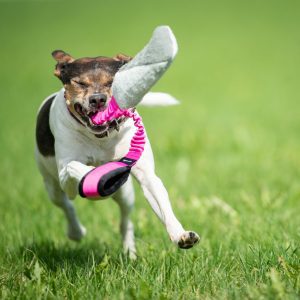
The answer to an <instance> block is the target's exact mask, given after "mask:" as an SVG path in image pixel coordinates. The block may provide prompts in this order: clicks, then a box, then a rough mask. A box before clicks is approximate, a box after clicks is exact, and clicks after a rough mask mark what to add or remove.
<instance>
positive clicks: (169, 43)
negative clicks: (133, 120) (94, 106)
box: [112, 26, 178, 109]
mask: <svg viewBox="0 0 300 300" xmlns="http://www.w3.org/2000/svg"><path fill="white" fill-rule="evenodd" d="M177 50H178V47H177V42H176V38H175V36H174V34H173V33H172V30H171V29H170V27H168V26H159V27H157V28H156V29H155V30H154V32H153V35H152V38H151V39H150V41H149V43H148V44H147V45H146V46H145V47H144V49H143V50H142V51H140V52H139V53H138V54H137V55H136V56H135V57H134V58H133V59H132V60H131V61H130V62H129V63H127V64H126V65H124V67H122V68H121V69H120V70H119V71H118V72H117V74H116V76H115V78H114V81H113V85H112V94H113V96H114V97H115V99H116V101H117V103H118V105H119V106H120V108H122V109H126V108H130V107H135V106H136V105H137V104H138V103H139V102H140V101H141V100H142V98H143V96H144V95H145V94H146V93H147V92H148V91H149V90H150V88H151V87H152V86H153V85H154V84H155V83H156V82H157V81H158V80H159V78H160V77H161V76H162V75H163V74H164V72H165V71H166V70H167V69H168V67H169V66H170V64H171V63H172V61H173V60H174V58H175V56H176V53H177Z"/></svg>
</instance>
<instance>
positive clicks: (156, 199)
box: [132, 147, 199, 249]
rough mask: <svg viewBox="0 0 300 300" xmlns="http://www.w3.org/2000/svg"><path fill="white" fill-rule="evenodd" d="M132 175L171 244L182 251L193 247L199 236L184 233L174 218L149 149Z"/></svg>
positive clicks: (193, 233) (191, 232)
mask: <svg viewBox="0 0 300 300" xmlns="http://www.w3.org/2000/svg"><path fill="white" fill-rule="evenodd" d="M147 148H148V149H147ZM132 173H133V175H134V176H135V178H136V179H137V180H138V181H139V183H140V185H141V187H142V189H143V192H144V195H145V197H146V199H147V200H148V202H149V204H150V206H151V207H152V209H153V210H154V212H155V213H156V215H157V216H158V217H159V219H160V220H161V222H162V223H163V224H164V225H165V226H166V230H167V232H168V234H169V237H170V239H171V240H172V242H173V243H175V244H176V245H178V246H179V247H180V248H184V249H188V248H191V247H193V246H194V245H195V244H196V243H197V242H198V241H199V236H198V235H197V233H195V232H193V231H185V230H184V229H183V227H182V225H181V224H180V222H179V221H178V220H177V218H176V217H175V215H174V212H173V210H172V207H171V203H170V200H169V196H168V193H167V191H166V189H165V187H164V185H163V183H162V181H161V180H160V178H159V177H157V176H156V174H155V172H154V164H153V161H152V152H151V148H150V147H146V149H145V152H144V154H143V157H142V158H141V160H140V161H139V162H138V163H137V164H136V166H135V167H134V168H133V169H132Z"/></svg>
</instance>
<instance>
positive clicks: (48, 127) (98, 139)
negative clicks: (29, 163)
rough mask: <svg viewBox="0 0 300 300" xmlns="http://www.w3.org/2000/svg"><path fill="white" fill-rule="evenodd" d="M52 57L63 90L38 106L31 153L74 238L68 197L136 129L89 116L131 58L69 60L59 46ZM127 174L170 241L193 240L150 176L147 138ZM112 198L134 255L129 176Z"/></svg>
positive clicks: (78, 231)
mask: <svg viewBox="0 0 300 300" xmlns="http://www.w3.org/2000/svg"><path fill="white" fill-rule="evenodd" d="M52 56H53V58H54V59H55V60H56V62H57V64H56V67H55V71H54V74H55V75H56V76H57V77H58V78H59V79H60V80H61V82H62V84H63V88H62V89H61V90H60V91H58V92H56V93H54V94H52V95H50V96H49V97H47V98H46V99H45V100H44V102H43V103H42V105H41V106H40V108H39V111H38V115H37V124H36V150H35V157H36V162H37V165H38V168H39V171H40V173H41V175H42V177H43V179H44V184H45V187H46V190H47V192H48V195H49V198H50V199H51V200H52V202H53V203H54V204H55V205H57V206H59V207H60V208H61V209H62V210H63V212H64V214H65V216H66V219H67V223H68V229H67V235H68V237H69V238H70V239H71V240H75V241H79V240H80V239H81V238H82V237H83V236H84V235H85V234H86V229H85V227H84V226H83V225H82V224H81V223H80V221H79V220H78V218H77V215H76V211H75V208H74V206H73V203H72V201H71V200H73V199H74V198H75V197H76V196H77V194H78V185H79V183H80V181H81V179H82V178H83V176H84V175H85V174H86V173H87V172H89V171H90V170H92V169H93V168H94V167H96V166H99V165H102V164H104V163H106V162H108V161H115V160H119V159H120V158H122V157H123V156H124V155H125V154H126V153H127V151H128V149H129V146H130V140H131V138H132V136H133V134H134V131H135V128H134V124H133V121H132V120H131V119H126V118H125V117H122V118H119V119H115V120H113V121H110V122H108V123H106V124H103V125H94V124H93V123H92V121H91V119H90V116H91V115H93V114H95V113H96V112H98V111H103V110H104V109H105V108H106V107H107V105H108V102H109V100H110V98H111V96H112V93H111V85H112V82H113V79H114V75H115V74H116V72H117V71H118V70H119V69H120V68H121V67H122V66H123V65H124V64H126V63H128V62H129V61H130V60H131V57H129V56H126V55H123V54H118V55H116V56H114V57H111V58H110V57H103V56H99V57H94V58H89V57H84V58H79V59H74V58H73V57H72V56H71V55H69V54H67V53H66V52H64V51H62V50H56V51H54V52H53V53H52ZM168 97H169V98H170V97H171V96H169V95H168V94H163V93H148V94H146V95H145V97H144V99H143V100H142V102H148V103H149V102H150V103H151V101H152V102H154V103H162V104H163V103H164V102H167V98H168ZM159 98H160V99H159ZM131 174H132V175H133V177H134V178H135V179H136V180H137V182H138V183H139V184H140V186H141V188H142V190H143V192H144V195H145V198H146V199H147V200H148V202H149V204H150V206H151V207H152V209H153V211H154V212H155V213H156V215H157V216H158V218H159V219H160V221H161V222H162V223H163V225H164V226H165V228H166V230H167V233H168V235H169V237H170V239H171V241H172V242H173V243H174V244H176V245H177V246H178V247H179V248H182V249H188V248H191V247H193V246H194V245H195V244H196V243H198V241H199V236H198V234H197V233H195V232H193V231H186V230H185V229H184V228H183V227H182V225H181V223H180V222H179V221H178V220H177V218H176V217H175V215H174V213H173V210H172V207H171V204H170V201H169V197H168V193H167V191H166V189H165V187H164V185H163V183H162V181H161V180H160V178H159V177H157V175H156V174H155V168H154V159H153V153H152V150H151V145H150V142H149V140H148V138H146V145H145V150H144V152H143V154H142V157H141V158H140V160H139V161H138V162H137V163H136V165H135V166H134V167H133V168H132V171H131ZM112 198H113V200H115V201H116V202H117V204H118V205H119V207H120V210H121V222H120V232H121V236H122V242H123V249H124V252H125V253H127V254H129V257H130V258H135V257H136V247H135V241H134V226H133V224H132V222H131V220H130V212H131V210H132V208H133V205H134V198H135V196H134V188H133V184H132V178H131V176H130V177H129V179H128V180H127V182H126V183H125V184H124V185H123V186H122V187H121V188H120V189H119V190H118V191H117V192H116V193H115V194H113V196H112Z"/></svg>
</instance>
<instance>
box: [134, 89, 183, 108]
mask: <svg viewBox="0 0 300 300" xmlns="http://www.w3.org/2000/svg"><path fill="white" fill-rule="evenodd" d="M179 103H180V102H179V101H178V100H177V99H176V98H174V97H173V96H171V95H170V94H167V93H159V92H149V93H147V94H146V95H145V96H144V97H143V99H142V101H141V102H140V103H139V105H143V106H171V105H178V104H179Z"/></svg>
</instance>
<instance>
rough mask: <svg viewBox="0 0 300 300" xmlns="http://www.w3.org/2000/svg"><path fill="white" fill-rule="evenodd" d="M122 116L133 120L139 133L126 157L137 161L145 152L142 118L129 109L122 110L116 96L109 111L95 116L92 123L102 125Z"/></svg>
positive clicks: (132, 141)
mask: <svg viewBox="0 0 300 300" xmlns="http://www.w3.org/2000/svg"><path fill="white" fill-rule="evenodd" d="M122 116H125V117H128V118H132V119H133V121H134V126H135V127H136V128H137V131H136V132H135V134H134V136H133V138H132V139H131V143H130V149H129V152H128V153H127V154H126V155H125V157H127V158H130V159H134V160H136V161H137V160H138V159H139V158H140V157H141V155H142V153H143V151H144V146H145V142H146V141H145V129H144V125H143V123H142V118H141V117H140V116H139V115H138V114H137V113H135V112H134V111H131V110H129V109H121V108H120V107H119V105H118V103H117V101H116V99H115V98H114V96H112V98H111V100H110V101H109V104H108V107H107V109H106V110H105V111H103V112H101V113H98V114H96V115H94V116H93V117H92V121H93V123H94V124H97V125H101V124H103V123H105V122H108V121H111V120H112V119H117V118H120V117H122Z"/></svg>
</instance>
